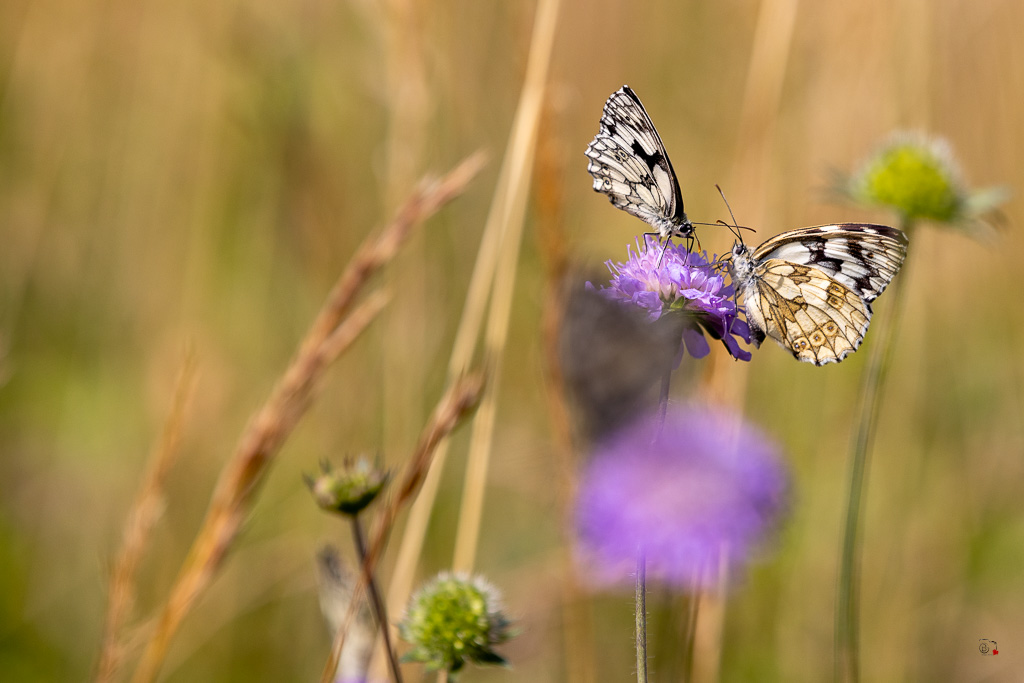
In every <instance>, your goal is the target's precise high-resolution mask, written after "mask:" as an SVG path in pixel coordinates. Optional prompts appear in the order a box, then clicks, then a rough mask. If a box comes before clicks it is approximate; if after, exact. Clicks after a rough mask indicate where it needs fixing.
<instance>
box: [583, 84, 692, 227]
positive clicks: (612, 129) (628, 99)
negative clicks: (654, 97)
mask: <svg viewBox="0 0 1024 683" xmlns="http://www.w3.org/2000/svg"><path fill="white" fill-rule="evenodd" d="M586 155H587V157H588V158H589V159H590V161H589V162H588V163H587V171H589V172H590V174H591V175H592V176H594V190H595V191H596V192H601V193H603V194H605V195H607V196H608V199H609V200H610V201H611V203H612V204H613V205H615V206H616V207H618V208H620V209H622V210H623V211H626V212H627V213H629V214H631V215H633V216H636V217H637V218H639V219H640V220H642V221H645V222H646V223H648V224H649V225H651V226H652V227H653V228H654V229H655V230H656V231H657V233H658V234H659V235H660V236H661V239H662V240H666V239H669V238H672V237H683V238H686V237H692V236H693V224H692V223H691V222H690V219H689V218H688V217H687V216H686V212H685V211H684V210H683V198H682V194H681V193H680V191H679V181H678V179H677V178H676V172H675V170H674V169H673V168H672V162H671V161H670V160H669V158H668V153H667V152H666V151H665V145H664V144H663V143H662V142H661V136H659V135H658V131H657V130H656V129H655V127H654V123H652V122H651V118H650V116H648V115H647V110H645V109H644V106H643V104H641V103H640V98H639V97H637V96H636V93H634V92H633V91H632V90H631V89H630V87H629V86H626V85H624V86H622V88H620V89H619V90H617V91H616V92H614V93H613V94H612V96H611V97H609V98H608V101H607V102H605V105H604V112H603V113H602V115H601V128H600V131H599V132H598V134H597V136H595V137H594V139H593V141H591V143H590V144H589V145H588V146H587V151H586Z"/></svg>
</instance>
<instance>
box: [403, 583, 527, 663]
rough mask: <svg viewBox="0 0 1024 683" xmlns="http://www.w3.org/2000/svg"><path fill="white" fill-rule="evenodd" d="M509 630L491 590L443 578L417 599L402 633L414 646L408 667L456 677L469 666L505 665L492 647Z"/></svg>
mask: <svg viewBox="0 0 1024 683" xmlns="http://www.w3.org/2000/svg"><path fill="white" fill-rule="evenodd" d="M510 626H511V622H510V621H509V620H508V619H506V618H505V616H504V614H503V613H502V612H501V606H500V601H499V597H498V593H497V590H496V589H495V588H494V587H493V586H491V584H489V583H488V582H487V581H485V580H484V579H482V578H479V577H470V576H468V575H466V574H461V573H460V574H452V573H449V572H442V573H441V574H439V575H438V576H437V577H436V578H435V579H434V580H433V581H431V582H430V583H428V584H427V585H426V586H424V587H423V588H421V589H420V590H419V591H418V592H417V593H416V594H415V595H413V597H412V599H411V600H410V601H409V606H408V607H407V608H406V613H405V617H404V618H403V619H402V622H401V623H400V624H399V625H398V630H399V633H400V634H401V636H402V638H403V639H404V640H405V641H407V642H409V643H411V644H412V645H413V649H412V650H411V651H410V652H409V653H408V654H406V655H405V657H404V659H405V660H406V661H412V662H422V663H424V664H426V665H427V667H428V668H429V669H433V670H437V669H447V670H448V671H450V672H453V673H454V672H456V671H458V670H459V669H461V668H462V667H463V666H464V665H465V663H466V662H474V663H476V664H501V665H504V664H506V662H505V659H504V658H502V657H501V656H500V655H498V654H497V653H496V652H494V650H493V647H494V646H495V645H497V644H499V643H503V642H505V641H506V640H508V639H509V638H510V637H512V633H511V632H510Z"/></svg>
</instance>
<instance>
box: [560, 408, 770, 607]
mask: <svg viewBox="0 0 1024 683" xmlns="http://www.w3.org/2000/svg"><path fill="white" fill-rule="evenodd" d="M786 489H787V476H786V472H785V469H784V467H783V464H782V462H781V460H780V458H779V453H778V449H777V448H776V447H775V446H774V445H773V444H772V443H771V442H770V441H769V440H768V439H767V438H766V437H765V435H764V434H763V433H762V432H761V431H760V430H758V429H756V428H754V427H753V426H751V425H749V424H747V423H745V422H744V421H743V420H742V419H740V418H739V417H737V416H735V415H732V414H730V413H726V412H722V411H717V410H709V409H706V408H697V407H692V406H691V407H689V408H685V409H676V410H675V411H671V412H669V414H668V415H667V417H666V419H665V423H664V426H663V427H662V428H661V430H660V431H659V430H658V425H657V421H656V420H652V419H650V418H646V419H641V420H638V421H636V422H634V423H632V424H631V425H627V426H626V427H625V428H624V429H622V430H619V431H618V432H616V433H615V434H613V435H612V436H611V437H610V438H608V439H607V440H605V442H604V443H603V444H601V445H599V446H598V448H597V451H596V452H595V454H594V457H593V458H592V459H591V461H590V462H589V463H588V465H587V468H586V470H585V472H584V473H583V477H582V481H581V483H580V488H579V499H578V500H577V504H576V530H577V534H578V538H579V550H578V557H579V559H580V562H581V566H583V567H586V570H587V572H588V573H589V574H590V575H591V577H592V578H593V579H594V580H595V581H597V582H599V583H620V582H629V581H631V576H632V574H633V572H635V570H636V562H637V557H638V553H641V552H642V553H643V555H644V558H645V562H646V569H647V576H648V578H650V579H651V580H655V581H658V582H661V583H664V584H666V585H669V586H674V587H678V588H683V589H697V588H706V587H710V586H713V585H715V584H716V583H717V580H718V577H719V575H720V573H721V572H722V571H723V570H724V571H726V572H730V571H731V572H734V571H735V569H736V568H737V567H738V566H739V565H741V564H743V563H744V562H745V561H746V560H747V559H748V558H749V557H750V555H751V553H752V551H753V550H754V549H755V547H756V546H757V544H758V542H759V541H761V540H762V539H763V538H764V537H765V536H766V535H767V533H768V532H769V531H771V530H772V529H773V528H774V526H775V523H776V522H777V520H778V519H779V517H780V516H781V513H782V511H783V510H784V508H785V500H786Z"/></svg>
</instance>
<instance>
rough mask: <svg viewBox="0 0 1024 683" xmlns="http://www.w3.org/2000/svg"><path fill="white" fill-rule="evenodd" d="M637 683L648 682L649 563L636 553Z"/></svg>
mask: <svg viewBox="0 0 1024 683" xmlns="http://www.w3.org/2000/svg"><path fill="white" fill-rule="evenodd" d="M635 605H636V683H647V564H646V561H645V559H644V551H643V549H642V548H641V549H640V550H639V551H638V552H637V554H636V600H635Z"/></svg>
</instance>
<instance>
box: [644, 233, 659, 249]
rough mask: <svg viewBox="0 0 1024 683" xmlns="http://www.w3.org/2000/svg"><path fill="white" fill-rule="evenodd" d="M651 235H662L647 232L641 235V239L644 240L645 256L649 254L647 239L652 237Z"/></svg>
mask: <svg viewBox="0 0 1024 683" xmlns="http://www.w3.org/2000/svg"><path fill="white" fill-rule="evenodd" d="M651 235H661V233H660V232H645V233H643V234H642V235H640V236H641V237H643V238H644V253H645V254H646V253H647V238H648V237H649V236H651Z"/></svg>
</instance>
